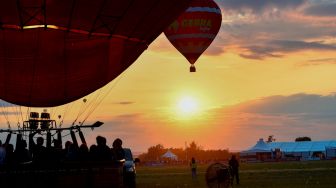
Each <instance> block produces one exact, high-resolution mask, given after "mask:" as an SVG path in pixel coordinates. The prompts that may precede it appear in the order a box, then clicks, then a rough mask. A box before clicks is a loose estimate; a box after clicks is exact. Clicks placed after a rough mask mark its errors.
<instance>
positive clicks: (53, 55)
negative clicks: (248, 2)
mask: <svg viewBox="0 0 336 188" xmlns="http://www.w3.org/2000/svg"><path fill="white" fill-rule="evenodd" d="M189 3H190V0H146V1H143V0H114V1H106V0H94V1H93V0H81V1H77V0H17V1H12V0H8V1H1V2H0V99H3V100H5V101H8V102H11V103H14V104H17V105H23V106H33V107H51V106H58V105H62V104H65V103H68V102H71V101H74V100H76V99H79V98H81V97H83V96H85V95H87V94H89V93H92V92H93V91H95V90H97V89H99V88H101V87H102V86H104V85H106V84H107V83H109V82H110V81H112V80H113V79H114V78H116V77H117V76H118V75H120V74H121V73H122V72H123V71H124V70H125V69H127V68H128V67H129V66H130V65H131V64H132V63H133V62H134V61H135V60H136V59H137V58H138V57H139V56H140V55H141V54H142V52H143V51H144V50H145V49H146V48H147V47H148V45H149V44H150V43H151V42H152V41H153V40H154V39H155V38H156V37H157V36H158V35H160V33H161V32H162V31H163V30H164V29H165V28H166V27H167V26H168V25H169V24H170V23H171V22H172V21H173V20H174V19H176V18H177V17H178V16H179V14H181V13H182V12H183V11H184V10H185V9H186V8H187V7H188V5H189Z"/></svg>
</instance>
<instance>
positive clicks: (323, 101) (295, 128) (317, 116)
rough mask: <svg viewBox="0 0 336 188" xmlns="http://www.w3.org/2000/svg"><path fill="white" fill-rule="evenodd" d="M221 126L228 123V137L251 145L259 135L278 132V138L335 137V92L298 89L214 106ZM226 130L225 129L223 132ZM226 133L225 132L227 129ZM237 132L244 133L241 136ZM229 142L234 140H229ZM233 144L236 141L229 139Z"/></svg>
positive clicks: (317, 138) (279, 139)
mask: <svg viewBox="0 0 336 188" xmlns="http://www.w3.org/2000/svg"><path fill="white" fill-rule="evenodd" d="M213 114H216V115H214V117H213V118H214V119H216V120H217V122H218V125H217V126H213V127H211V129H214V130H216V129H219V127H223V126H224V125H227V127H229V128H227V129H226V130H225V131H227V132H228V133H229V134H228V135H226V137H230V139H233V140H235V142H239V143H240V144H241V145H245V146H246V148H248V147H250V146H251V144H248V143H254V142H255V141H256V140H258V139H259V138H262V137H264V138H266V137H267V136H268V135H275V137H276V138H277V140H278V141H289V140H294V139H295V138H296V137H298V136H310V137H312V139H313V140H328V139H334V138H335V136H334V133H335V132H336V126H335V122H336V95H335V94H330V95H317V94H305V93H299V94H295V95H290V96H281V95H278V96H269V97H265V98H261V99H258V100H251V101H247V102H243V103H240V104H237V105H233V106H223V107H222V108H218V109H214V112H213ZM222 134H224V133H222ZM225 134H226V133H225ZM234 135H241V137H240V139H237V138H234V137H235V136H234ZM228 142H231V141H230V140H229V141H228ZM230 145H232V146H234V142H232V143H230Z"/></svg>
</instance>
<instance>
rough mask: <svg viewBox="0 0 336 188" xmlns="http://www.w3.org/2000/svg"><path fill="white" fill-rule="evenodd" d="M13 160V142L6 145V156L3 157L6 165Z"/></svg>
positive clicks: (12, 162)
mask: <svg viewBox="0 0 336 188" xmlns="http://www.w3.org/2000/svg"><path fill="white" fill-rule="evenodd" d="M14 162H15V158H14V146H13V144H7V145H6V157H5V164H6V165H13V164H14Z"/></svg>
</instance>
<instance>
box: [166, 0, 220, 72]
mask: <svg viewBox="0 0 336 188" xmlns="http://www.w3.org/2000/svg"><path fill="white" fill-rule="evenodd" d="M221 22H222V14H221V10H220V8H219V7H218V6H217V4H216V3H215V2H214V1H213V0H193V1H192V2H191V4H190V5H189V8H188V9H187V10H186V11H185V12H184V13H182V14H181V15H180V16H179V18H177V19H176V20H175V21H174V22H173V23H172V24H171V25H170V26H169V27H168V28H167V29H166V30H165V31H164V33H165V35H166V37H167V38H168V40H169V41H170V42H171V43H172V44H173V46H174V47H175V48H176V49H177V50H178V51H179V52H181V54H182V55H183V56H184V57H185V58H186V59H187V60H188V61H189V63H190V64H191V67H190V72H196V68H195V66H194V63H195V62H196V61H197V59H198V58H199V57H200V55H201V54H202V53H203V52H204V51H205V50H206V49H207V48H208V47H209V45H210V44H211V42H212V41H213V40H214V39H215V37H216V35H217V33H218V31H219V29H220V26H221Z"/></svg>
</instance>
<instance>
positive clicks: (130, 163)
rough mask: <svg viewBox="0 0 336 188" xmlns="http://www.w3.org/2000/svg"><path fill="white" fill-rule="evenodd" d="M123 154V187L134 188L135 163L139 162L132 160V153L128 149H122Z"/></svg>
mask: <svg viewBox="0 0 336 188" xmlns="http://www.w3.org/2000/svg"><path fill="white" fill-rule="evenodd" d="M123 149H124V152H125V163H124V185H125V186H126V187H129V188H134V187H136V170H135V163H138V162H140V160H139V159H138V158H135V159H133V155H132V151H131V149H129V148H123Z"/></svg>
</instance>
